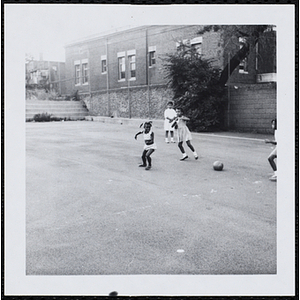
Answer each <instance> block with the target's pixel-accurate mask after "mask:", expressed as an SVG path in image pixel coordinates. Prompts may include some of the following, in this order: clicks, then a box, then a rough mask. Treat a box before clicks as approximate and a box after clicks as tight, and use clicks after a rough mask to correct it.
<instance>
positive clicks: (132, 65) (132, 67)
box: [128, 55, 135, 79]
mask: <svg viewBox="0 0 300 300" xmlns="http://www.w3.org/2000/svg"><path fill="white" fill-rule="evenodd" d="M128 61H129V78H130V79H132V78H135V55H130V56H128Z"/></svg>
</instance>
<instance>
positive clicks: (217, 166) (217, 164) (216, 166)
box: [213, 161, 224, 171]
mask: <svg viewBox="0 0 300 300" xmlns="http://www.w3.org/2000/svg"><path fill="white" fill-rule="evenodd" d="M213 168H214V170H215V171H222V170H223V168H224V165H223V163H221V162H220V161H215V162H214V163H213Z"/></svg>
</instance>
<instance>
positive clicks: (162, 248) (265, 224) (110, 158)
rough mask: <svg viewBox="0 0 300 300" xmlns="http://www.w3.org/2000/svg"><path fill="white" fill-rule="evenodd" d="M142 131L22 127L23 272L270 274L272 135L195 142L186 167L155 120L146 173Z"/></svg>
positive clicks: (198, 137) (102, 126)
mask: <svg viewBox="0 0 300 300" xmlns="http://www.w3.org/2000/svg"><path fill="white" fill-rule="evenodd" d="M138 130H139V128H138V126H136V124H120V123H111V124H110V123H102V122H91V121H74V122H51V123H26V274H27V275H110V274H120V275H123V274H275V273H276V182H271V181H269V179H268V178H269V177H270V175H271V173H272V172H271V167H270V165H269V163H268V161H267V156H268V155H269V153H270V152H271V150H272V149H273V146H272V145H270V144H266V143H264V140H263V139H264V138H265V137H266V136H262V135H251V136H249V135H245V134H230V133H222V134H218V133H215V134H205V133H204V134H201V133H192V136H193V140H192V144H193V145H194V147H195V148H196V150H197V152H198V155H199V159H198V160H195V159H194V158H193V155H192V153H191V152H190V150H189V149H188V148H187V146H186V145H184V147H185V148H186V151H187V154H188V155H189V158H188V159H187V160H185V161H180V160H179V159H180V158H181V153H180V151H179V148H178V147H177V144H166V143H165V141H164V131H163V129H162V128H161V126H156V124H155V121H154V127H153V130H154V133H155V141H156V144H157V148H158V149H157V150H156V151H155V152H154V153H153V154H152V163H153V167H152V169H151V170H150V171H146V170H145V169H144V168H140V167H138V165H139V164H140V163H141V154H142V151H143V139H142V136H139V137H138V140H135V139H134V135H135V133H136V132H137V131H138ZM268 138H270V136H269V137H268ZM216 160H220V161H222V162H223V163H224V170H223V171H221V172H218V171H214V170H213V168H212V165H213V162H214V161H216Z"/></svg>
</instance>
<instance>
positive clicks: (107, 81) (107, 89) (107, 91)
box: [101, 38, 110, 116]
mask: <svg viewBox="0 0 300 300" xmlns="http://www.w3.org/2000/svg"><path fill="white" fill-rule="evenodd" d="M105 48H106V96H107V109H108V116H110V99H109V78H108V38H107V39H106V47H105ZM101 67H102V66H101Z"/></svg>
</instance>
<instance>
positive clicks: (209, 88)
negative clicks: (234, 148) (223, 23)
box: [164, 48, 226, 131]
mask: <svg viewBox="0 0 300 300" xmlns="http://www.w3.org/2000/svg"><path fill="white" fill-rule="evenodd" d="M164 68H165V70H166V74H167V78H168V79H169V86H170V87H171V89H172V90H173V92H174V99H173V100H174V104H175V107H181V108H182V110H183V112H184V114H185V115H186V116H187V117H189V118H190V119H191V120H190V122H189V128H190V129H191V130H192V131H211V130H215V129H220V128H222V126H223V121H224V108H225V103H226V93H225V92H226V90H225V88H224V87H223V86H220V85H219V84H218V81H219V77H220V70H219V69H216V68H213V67H212V66H211V61H209V60H205V59H203V58H202V57H201V55H200V54H198V53H197V52H196V51H195V50H194V49H192V48H189V49H186V48H185V49H184V50H183V51H180V52H177V53H175V54H171V55H168V57H167V58H166V59H165V63H164Z"/></svg>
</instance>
